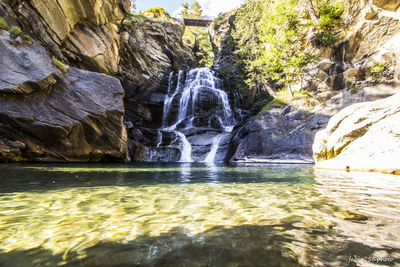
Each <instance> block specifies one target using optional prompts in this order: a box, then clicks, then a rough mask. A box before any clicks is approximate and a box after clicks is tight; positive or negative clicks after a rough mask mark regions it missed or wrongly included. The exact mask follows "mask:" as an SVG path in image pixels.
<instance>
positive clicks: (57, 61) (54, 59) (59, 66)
mask: <svg viewBox="0 0 400 267" xmlns="http://www.w3.org/2000/svg"><path fill="white" fill-rule="evenodd" d="M53 64H54V65H55V66H56V67H57V68H58V69H59V70H61V71H62V72H66V71H67V66H65V65H64V63H62V62H61V61H59V60H58V59H56V58H55V57H53Z"/></svg>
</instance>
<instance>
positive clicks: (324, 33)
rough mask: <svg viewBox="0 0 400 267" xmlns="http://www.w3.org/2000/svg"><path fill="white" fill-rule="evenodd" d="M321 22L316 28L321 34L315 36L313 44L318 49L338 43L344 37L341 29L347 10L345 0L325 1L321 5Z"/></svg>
mask: <svg viewBox="0 0 400 267" xmlns="http://www.w3.org/2000/svg"><path fill="white" fill-rule="evenodd" d="M319 9H320V22H319V23H318V25H316V27H317V28H318V29H319V33H318V34H317V35H316V36H315V38H314V40H313V41H312V44H313V45H314V46H316V47H326V46H329V45H331V44H334V43H336V42H337V41H339V40H340V39H342V36H341V35H340V29H341V27H342V26H343V25H342V15H343V14H344V12H345V9H346V3H345V0H336V1H329V0H328V1H324V2H322V3H321V4H320V7H319Z"/></svg>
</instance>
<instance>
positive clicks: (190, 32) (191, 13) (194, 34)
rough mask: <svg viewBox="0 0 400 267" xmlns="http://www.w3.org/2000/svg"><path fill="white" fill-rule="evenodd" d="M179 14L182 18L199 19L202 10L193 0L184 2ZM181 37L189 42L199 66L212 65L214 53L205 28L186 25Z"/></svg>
mask: <svg viewBox="0 0 400 267" xmlns="http://www.w3.org/2000/svg"><path fill="white" fill-rule="evenodd" d="M181 14H182V16H183V18H191V19H200V18H202V14H203V10H202V9H201V6H200V4H199V2H197V1H194V2H193V4H191V5H189V3H188V2H185V3H183V4H182V11H181ZM183 38H185V39H186V40H188V41H189V42H190V43H191V46H192V49H193V52H194V54H195V55H196V58H197V60H198V62H199V64H200V65H201V66H207V67H209V66H211V65H212V63H213V62H214V53H213V52H212V45H211V42H210V39H209V36H208V34H207V31H206V29H205V28H201V27H191V26H188V27H186V30H185V34H184V36H183Z"/></svg>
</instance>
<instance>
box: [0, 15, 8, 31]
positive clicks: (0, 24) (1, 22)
mask: <svg viewBox="0 0 400 267" xmlns="http://www.w3.org/2000/svg"><path fill="white" fill-rule="evenodd" d="M9 29H10V26H8V24H7V22H6V21H5V20H4V19H3V18H2V17H0V30H6V31H8V30H9Z"/></svg>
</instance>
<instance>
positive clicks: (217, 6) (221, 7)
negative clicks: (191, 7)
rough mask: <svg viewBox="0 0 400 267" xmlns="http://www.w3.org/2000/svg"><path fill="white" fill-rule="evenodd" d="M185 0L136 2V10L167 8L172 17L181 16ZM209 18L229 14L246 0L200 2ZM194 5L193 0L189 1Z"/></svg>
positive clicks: (143, 0)
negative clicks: (180, 9) (222, 13)
mask: <svg viewBox="0 0 400 267" xmlns="http://www.w3.org/2000/svg"><path fill="white" fill-rule="evenodd" d="M184 2H185V0H136V10H137V11H145V10H147V9H149V8H153V7H162V8H165V9H166V10H167V11H168V13H169V14H170V15H171V16H177V15H179V13H180V12H179V8H180V7H181V4H182V3H184ZM198 2H199V3H200V6H201V7H202V8H203V14H204V15H205V16H207V17H216V16H218V14H219V13H221V12H227V11H230V10H232V9H235V8H237V7H239V6H240V5H241V4H242V3H243V2H244V0H198ZM188 3H189V4H191V3H193V0H188Z"/></svg>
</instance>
